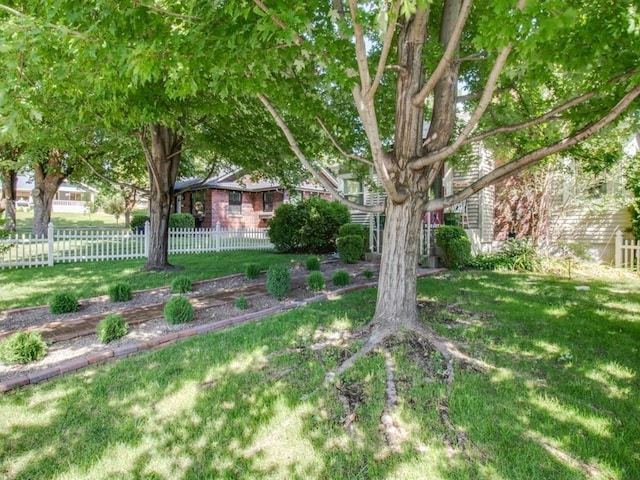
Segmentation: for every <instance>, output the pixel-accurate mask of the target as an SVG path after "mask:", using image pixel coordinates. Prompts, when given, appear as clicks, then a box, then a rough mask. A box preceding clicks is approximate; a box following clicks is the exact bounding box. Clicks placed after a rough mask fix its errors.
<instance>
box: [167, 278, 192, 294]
mask: <svg viewBox="0 0 640 480" xmlns="http://www.w3.org/2000/svg"><path fill="white" fill-rule="evenodd" d="M192 290H193V283H191V279H190V278H189V277H187V276H186V275H178V276H177V277H176V278H174V279H173V281H172V282H171V293H189V292H190V291H192Z"/></svg>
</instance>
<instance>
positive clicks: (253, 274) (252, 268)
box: [244, 263, 260, 280]
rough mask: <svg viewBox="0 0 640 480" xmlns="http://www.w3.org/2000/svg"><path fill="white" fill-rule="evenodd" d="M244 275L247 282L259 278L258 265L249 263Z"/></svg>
mask: <svg viewBox="0 0 640 480" xmlns="http://www.w3.org/2000/svg"><path fill="white" fill-rule="evenodd" d="M244 274H245V276H246V277H247V278H248V279H249V280H250V279H252V278H258V277H259V276H260V265H258V264H257V263H250V264H249V265H247V268H246V269H245V271H244Z"/></svg>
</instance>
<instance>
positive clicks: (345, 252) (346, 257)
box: [338, 235, 363, 263]
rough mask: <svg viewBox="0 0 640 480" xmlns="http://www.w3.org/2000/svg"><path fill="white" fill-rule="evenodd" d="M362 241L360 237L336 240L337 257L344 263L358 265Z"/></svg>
mask: <svg viewBox="0 0 640 480" xmlns="http://www.w3.org/2000/svg"><path fill="white" fill-rule="evenodd" d="M362 245H363V240H362V237H361V236H360V235H347V236H346V237H340V238H338V255H339V256H340V260H342V261H343V262H344V263H358V260H360V257H361V256H362Z"/></svg>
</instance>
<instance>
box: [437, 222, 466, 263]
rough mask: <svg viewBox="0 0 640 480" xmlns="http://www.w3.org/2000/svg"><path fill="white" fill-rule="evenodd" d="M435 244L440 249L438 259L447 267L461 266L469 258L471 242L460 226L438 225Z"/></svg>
mask: <svg viewBox="0 0 640 480" xmlns="http://www.w3.org/2000/svg"><path fill="white" fill-rule="evenodd" d="M436 244H437V245H438V247H440V249H441V255H440V260H442V263H443V264H444V266H445V267H447V268H453V269H459V268H463V267H465V266H466V265H467V264H468V263H469V261H470V260H471V242H470V241H469V237H467V232H465V231H464V229H463V228H462V227H455V226H453V225H442V226H440V227H438V228H437V229H436Z"/></svg>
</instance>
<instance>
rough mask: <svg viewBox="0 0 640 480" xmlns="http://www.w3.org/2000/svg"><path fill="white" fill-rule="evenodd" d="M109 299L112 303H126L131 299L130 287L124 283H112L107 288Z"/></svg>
mask: <svg viewBox="0 0 640 480" xmlns="http://www.w3.org/2000/svg"><path fill="white" fill-rule="evenodd" d="M109 298H110V299H111V301H112V302H127V301H129V300H131V299H132V298H133V291H132V288H131V285H129V284H128V283H125V282H118V283H114V284H113V285H111V286H110V287H109Z"/></svg>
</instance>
